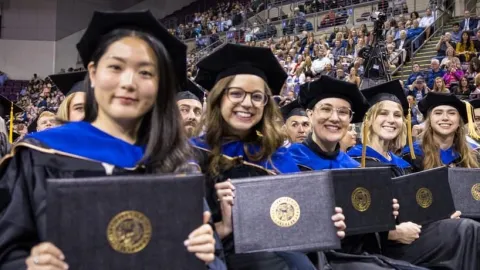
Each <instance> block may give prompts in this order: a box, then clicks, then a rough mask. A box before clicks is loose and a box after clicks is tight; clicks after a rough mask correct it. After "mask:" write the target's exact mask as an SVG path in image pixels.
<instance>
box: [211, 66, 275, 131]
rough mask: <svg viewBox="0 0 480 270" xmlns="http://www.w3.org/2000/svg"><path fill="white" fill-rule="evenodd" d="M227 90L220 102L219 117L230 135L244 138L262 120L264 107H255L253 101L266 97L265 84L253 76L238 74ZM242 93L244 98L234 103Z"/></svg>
mask: <svg viewBox="0 0 480 270" xmlns="http://www.w3.org/2000/svg"><path fill="white" fill-rule="evenodd" d="M228 88H229V89H230V90H228V91H224V94H223V97H222V100H221V104H220V111H221V115H222V117H223V119H224V120H225V122H226V123H227V124H228V128H229V129H230V131H231V133H232V134H235V135H237V136H241V137H243V136H246V135H247V134H248V133H249V132H250V129H252V128H253V127H254V126H255V125H256V124H258V123H259V122H260V121H261V120H262V117H263V109H264V105H263V106H255V105H254V103H256V102H254V101H255V100H259V99H260V96H261V95H263V96H265V95H266V93H265V82H264V80H263V79H262V78H260V77H258V76H255V75H247V74H240V75H236V76H235V78H234V79H233V81H232V82H231V83H230V85H229V86H228ZM242 91H244V92H245V93H246V95H245V98H244V99H243V101H239V102H236V101H235V100H237V98H239V97H240V94H241V93H242ZM240 99H241V98H240Z"/></svg>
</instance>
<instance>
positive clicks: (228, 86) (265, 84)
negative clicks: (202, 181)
mask: <svg viewBox="0 0 480 270" xmlns="http://www.w3.org/2000/svg"><path fill="white" fill-rule="evenodd" d="M198 68H199V70H200V71H201V72H200V74H202V76H200V77H197V78H196V81H197V82H198V83H199V84H200V85H201V86H203V87H204V88H205V89H210V92H209V95H208V100H207V110H206V114H205V115H204V118H203V126H204V130H205V134H204V135H203V136H201V137H198V138H195V139H193V140H192V141H193V144H194V145H195V147H196V149H197V150H198V153H197V154H198V159H199V163H200V165H201V167H202V171H203V172H204V173H205V174H206V176H207V181H206V190H207V195H206V196H207V200H208V203H209V206H210V208H211V209H212V213H213V218H214V222H216V224H215V225H216V229H217V232H218V233H219V235H220V237H221V238H222V242H223V245H224V249H225V251H226V259H227V265H228V268H229V269H233V270H235V269H252V270H253V269H259V270H260V269H261V270H283V269H302V270H309V269H315V267H314V266H313V265H312V263H311V262H310V261H309V259H308V258H307V256H306V255H304V254H303V253H300V252H257V253H249V254H235V247H234V242H233V233H234V232H233V228H232V206H233V202H234V200H233V198H234V196H235V192H234V190H235V187H234V186H233V185H232V183H231V182H230V181H229V179H230V178H242V177H251V176H260V175H275V174H281V173H292V172H298V168H297V166H296V165H295V162H294V160H293V159H292V157H291V156H290V154H289V153H288V151H287V149H286V148H284V147H282V145H283V144H284V141H285V135H284V133H283V132H282V130H281V123H280V122H281V117H282V116H281V114H280V111H279V109H278V107H277V105H276V104H275V102H273V99H272V98H271V97H272V95H277V94H278V93H279V92H280V90H281V88H282V85H283V83H284V81H285V78H286V74H285V72H284V70H283V69H282V67H281V66H280V64H279V63H278V60H277V59H276V58H275V56H274V55H273V54H272V53H271V51H270V50H269V49H267V48H252V47H246V46H241V45H234V44H227V45H225V46H223V47H222V48H220V49H219V50H217V51H215V52H214V53H212V54H211V55H209V56H208V57H206V58H204V59H203V60H201V61H200V62H199V63H198ZM333 210H334V209H332V211H333ZM336 210H337V214H335V215H334V216H333V217H332V219H333V220H334V223H335V226H336V227H337V228H338V229H339V230H340V231H339V232H338V234H339V236H343V234H344V232H343V231H342V230H343V229H344V228H345V223H344V222H343V218H344V217H343V215H342V214H341V209H336Z"/></svg>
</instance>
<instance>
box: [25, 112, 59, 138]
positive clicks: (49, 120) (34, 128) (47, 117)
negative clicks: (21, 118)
mask: <svg viewBox="0 0 480 270" xmlns="http://www.w3.org/2000/svg"><path fill="white" fill-rule="evenodd" d="M58 125H59V121H57V116H56V115H55V114H54V113H53V112H51V111H43V112H41V113H40V114H39V115H38V116H37V118H35V119H34V120H33V121H32V123H30V125H29V126H28V133H34V132H40V131H44V130H47V129H50V128H53V127H56V126H58Z"/></svg>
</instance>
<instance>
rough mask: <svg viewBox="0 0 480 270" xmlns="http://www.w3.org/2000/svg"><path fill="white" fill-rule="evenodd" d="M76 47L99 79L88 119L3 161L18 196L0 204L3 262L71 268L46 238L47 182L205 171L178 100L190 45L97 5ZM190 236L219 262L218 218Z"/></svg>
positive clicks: (1, 185)
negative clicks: (193, 161) (193, 154)
mask: <svg viewBox="0 0 480 270" xmlns="http://www.w3.org/2000/svg"><path fill="white" fill-rule="evenodd" d="M77 48H78V50H79V53H80V56H81V58H82V60H83V63H84V65H85V67H86V68H88V80H89V82H90V84H91V87H90V88H89V89H88V91H87V97H86V112H85V121H84V122H74V123H69V124H66V125H63V126H61V127H58V128H54V129H50V130H47V131H43V132H38V133H34V134H33V135H30V136H27V137H26V138H25V139H24V140H23V141H21V142H19V143H18V144H16V145H15V146H14V149H13V150H12V152H11V154H10V155H7V157H5V158H4V159H3V162H2V163H1V167H0V168H1V172H2V174H1V175H2V178H1V179H0V189H4V190H7V191H8V192H9V193H10V195H11V200H10V202H9V203H8V204H7V206H6V207H5V208H4V209H0V212H2V215H1V216H0V227H1V228H2V232H1V237H0V265H1V266H2V269H8V270H9V269H25V264H26V265H27V268H28V269H35V270H37V269H38V270H40V269H67V268H68V264H67V263H68V259H69V258H65V257H64V255H63V254H62V251H61V250H59V249H58V248H57V247H55V246H54V245H53V244H51V243H48V242H47V241H48V239H47V238H46V230H47V226H46V222H47V221H46V207H47V206H46V187H47V181H46V180H47V179H59V178H75V177H92V176H105V175H119V174H146V173H150V174H151V173H177V172H178V173H187V172H191V171H198V170H196V169H195V168H198V166H197V165H196V164H191V163H189V160H191V156H190V151H191V150H190V147H189V144H188V140H187V138H186V137H185V134H184V132H183V127H182V125H181V124H180V121H179V119H180V115H179V112H178V108H177V106H176V103H175V94H176V92H177V90H178V89H179V88H180V82H184V81H185V77H184V74H185V70H186V64H185V62H184V61H183V62H182V60H180V59H185V56H186V46H185V45H184V44H183V43H181V42H180V41H179V40H177V39H176V38H174V37H173V36H171V35H170V34H169V33H168V31H167V30H166V29H165V28H164V27H163V26H161V25H160V24H159V23H158V21H157V20H156V18H155V17H154V16H153V15H152V14H151V13H150V12H147V11H144V12H105V13H104V12H95V13H94V16H93V18H92V21H91V23H90V25H89V27H88V28H87V30H86V32H85V34H84V36H83V38H82V39H81V41H80V42H79V43H78V45H77ZM174 60H175V64H174V63H173V61H174ZM177 74H178V77H177ZM167 141H168V143H165V142H167ZM208 217H209V214H208V213H205V216H204V220H207V219H208ZM48 222H49V223H50V222H55V221H54V220H53V221H52V220H48ZM192 236H193V238H191V239H189V241H188V242H186V248H187V249H188V250H189V251H190V252H192V253H195V255H196V256H197V257H198V258H199V259H200V260H202V261H204V262H205V263H212V262H214V260H215V255H214V251H215V248H214V243H215V240H214V237H213V230H212V228H211V227H210V225H208V224H204V225H202V226H200V227H199V228H197V229H196V230H195V231H194V233H193V234H192ZM217 265H218V264H217ZM220 265H221V264H220ZM212 267H215V266H212Z"/></svg>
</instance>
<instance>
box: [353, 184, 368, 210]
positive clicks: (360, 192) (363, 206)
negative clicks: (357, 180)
mask: <svg viewBox="0 0 480 270" xmlns="http://www.w3.org/2000/svg"><path fill="white" fill-rule="evenodd" d="M371 203H372V197H371V196H370V192H368V190H367V189H366V188H363V187H357V188H356V189H354V190H353V192H352V205H353V208H355V209H356V210H357V211H360V212H365V211H367V210H368V208H369V207H370V204H371Z"/></svg>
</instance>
